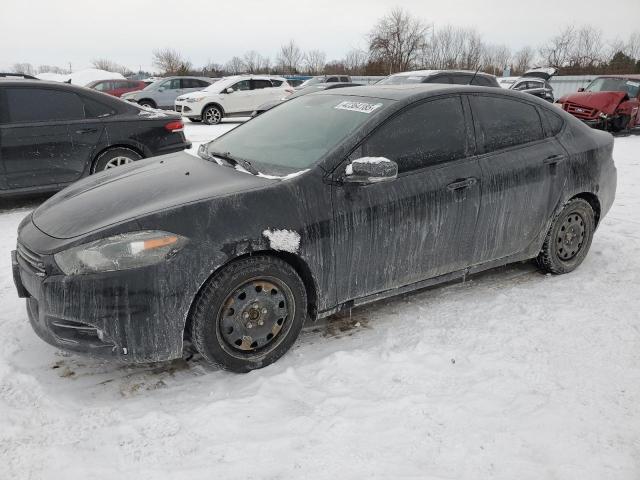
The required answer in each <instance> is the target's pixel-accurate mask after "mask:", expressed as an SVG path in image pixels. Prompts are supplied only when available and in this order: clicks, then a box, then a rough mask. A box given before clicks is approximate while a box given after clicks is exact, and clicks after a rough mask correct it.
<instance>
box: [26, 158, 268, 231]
mask: <svg viewBox="0 0 640 480" xmlns="http://www.w3.org/2000/svg"><path fill="white" fill-rule="evenodd" d="M187 172H189V174H188V175H187V174H186V173H187ZM274 182H277V180H269V179H265V178H260V177H256V176H253V175H249V174H247V173H243V172H239V171H237V170H235V169H233V168H229V167H224V166H220V165H217V164H216V163H213V162H208V161H206V160H203V159H201V158H198V157H195V156H193V155H190V154H188V153H183V152H180V153H174V154H171V155H164V156H160V157H154V158H152V159H149V160H144V161H139V162H136V163H134V164H132V165H130V166H125V167H118V168H115V169H112V170H109V171H107V172H104V173H101V174H99V175H94V176H91V177H88V178H86V179H84V180H81V181H79V182H77V183H75V184H73V185H72V186H70V187H68V188H66V189H65V190H63V191H61V192H60V193H59V194H57V195H55V196H53V197H52V198H50V199H49V200H47V201H46V202H45V203H43V204H42V205H41V206H40V207H39V208H38V209H37V210H36V211H35V212H34V214H33V223H34V224H35V225H36V227H38V229H40V230H41V231H42V232H44V233H46V234H47V235H50V236H52V237H54V238H63V239H67V238H74V237H77V236H80V235H85V234H87V233H91V232H94V231H96V230H100V229H102V228H105V227H108V226H109V225H114V224H117V223H121V222H124V221H127V220H133V219H136V218H139V217H141V216H144V215H146V214H149V213H152V212H155V211H159V210H163V209H167V208H171V207H175V206H179V205H183V204H186V203H190V202H195V201H198V200H205V199H208V198H214V197H219V196H224V195H229V194H233V193H237V192H241V191H243V190H247V189H253V188H258V187H261V186H267V185H269V184H271V183H274Z"/></svg>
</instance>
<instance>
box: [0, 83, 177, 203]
mask: <svg viewBox="0 0 640 480" xmlns="http://www.w3.org/2000/svg"><path fill="white" fill-rule="evenodd" d="M189 146H190V144H189V143H188V142H187V141H186V140H185V137H184V133H183V123H182V120H181V119H180V117H179V116H175V115H171V114H167V113H163V112H157V111H153V110H149V109H147V110H145V109H143V108H141V107H139V106H137V105H133V104H130V103H128V102H124V101H122V100H119V99H116V98H114V97H112V96H109V95H106V94H103V93H99V92H96V91H92V90H89V89H86V88H81V87H76V86H73V85H69V84H65V83H55V82H43V81H39V80H15V79H14V80H3V79H0V196H5V195H10V194H24V193H32V192H45V191H56V190H60V189H61V188H63V187H65V186H66V185H69V184H70V183H72V182H74V181H76V180H78V179H79V178H81V177H85V176H87V175H89V174H91V173H94V172H98V171H101V170H105V169H110V168H112V167H116V166H120V165H123V164H126V163H130V162H133V161H135V160H139V159H141V158H145V157H152V156H155V155H161V154H165V153H173V152H178V151H180V150H183V149H185V148H187V147H189Z"/></svg>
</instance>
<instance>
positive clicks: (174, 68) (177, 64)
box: [152, 48, 192, 74]
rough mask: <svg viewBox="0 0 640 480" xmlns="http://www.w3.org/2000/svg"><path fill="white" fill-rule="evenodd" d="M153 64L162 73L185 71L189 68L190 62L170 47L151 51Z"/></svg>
mask: <svg viewBox="0 0 640 480" xmlns="http://www.w3.org/2000/svg"><path fill="white" fill-rule="evenodd" d="M152 63H153V66H154V67H156V68H158V69H160V70H161V71H162V72H163V73H165V74H166V73H186V72H188V71H189V70H191V67H192V65H191V62H190V61H189V60H187V59H185V58H184V57H183V56H182V55H181V54H180V53H179V52H177V51H176V50H173V49H171V48H164V49H162V50H154V51H153V59H152Z"/></svg>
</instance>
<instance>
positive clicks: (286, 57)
mask: <svg viewBox="0 0 640 480" xmlns="http://www.w3.org/2000/svg"><path fill="white" fill-rule="evenodd" d="M302 58H303V54H302V50H300V47H298V45H297V44H296V42H294V41H293V40H289V42H288V43H285V44H284V45H282V46H281V47H280V53H278V60H277V62H278V66H279V67H280V68H281V69H282V70H283V73H297V72H298V70H299V69H300V64H301V62H302Z"/></svg>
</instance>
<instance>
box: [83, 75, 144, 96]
mask: <svg viewBox="0 0 640 480" xmlns="http://www.w3.org/2000/svg"><path fill="white" fill-rule="evenodd" d="M147 85H149V82H143V81H142V80H124V79H122V80H96V81H95V82H91V83H90V84H88V85H87V88H93V89H94V90H98V91H99V92H103V93H108V94H109V95H113V96H114V97H120V96H122V94H124V93H128V92H136V91H138V90H142V89H143V88H145V87H146V86H147Z"/></svg>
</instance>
